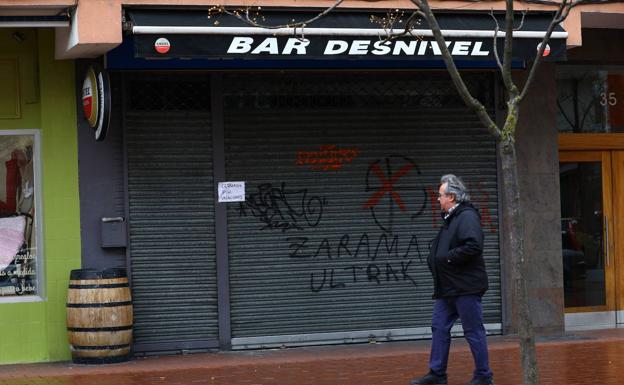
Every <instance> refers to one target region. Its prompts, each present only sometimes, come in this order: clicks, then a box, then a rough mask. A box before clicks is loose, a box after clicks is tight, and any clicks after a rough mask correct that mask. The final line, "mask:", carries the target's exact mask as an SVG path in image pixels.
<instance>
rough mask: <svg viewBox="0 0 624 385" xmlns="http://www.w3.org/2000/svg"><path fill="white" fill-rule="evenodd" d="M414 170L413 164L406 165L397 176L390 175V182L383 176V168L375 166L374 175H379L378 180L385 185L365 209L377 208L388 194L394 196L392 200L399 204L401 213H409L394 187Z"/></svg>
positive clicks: (373, 167) (368, 202) (371, 198)
mask: <svg viewBox="0 0 624 385" xmlns="http://www.w3.org/2000/svg"><path fill="white" fill-rule="evenodd" d="M412 168H414V165H413V164H408V165H405V166H403V167H401V168H400V169H399V171H397V172H396V174H394V175H390V176H391V178H390V180H388V179H386V176H385V175H384V174H383V171H381V168H380V167H379V164H374V165H373V166H372V167H371V170H372V171H373V173H374V174H375V175H377V178H379V180H380V181H381V183H383V185H382V186H381V188H380V189H379V190H377V192H375V194H373V196H372V197H370V199H369V200H368V201H367V202H366V203H365V204H364V208H365V209H369V208H371V207H375V206H377V204H378V203H379V201H380V200H381V198H383V196H384V195H386V193H388V194H390V196H392V199H394V201H395V202H396V203H397V205H399V208H400V209H401V211H403V212H405V211H407V208H406V207H405V204H403V201H401V196H400V195H399V194H398V193H397V192H396V191H394V190H393V189H392V186H394V184H395V183H396V181H397V180H399V178H401V177H402V176H403V175H405V174H407V172H408V171H409V170H411V169H412Z"/></svg>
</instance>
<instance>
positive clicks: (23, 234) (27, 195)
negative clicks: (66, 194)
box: [0, 134, 37, 297]
mask: <svg viewBox="0 0 624 385" xmlns="http://www.w3.org/2000/svg"><path fill="white" fill-rule="evenodd" d="M34 145H35V141H34V136H33V135H4V134H3V135H0V162H1V163H0V297H6V296H16V295H35V294H37V244H36V239H37V237H36V231H37V229H36V228H35V221H34V218H35V196H36V194H35V188H36V187H37V186H36V185H35V178H34V176H35V173H34V166H33V162H34V154H35V152H34V150H35V148H34Z"/></svg>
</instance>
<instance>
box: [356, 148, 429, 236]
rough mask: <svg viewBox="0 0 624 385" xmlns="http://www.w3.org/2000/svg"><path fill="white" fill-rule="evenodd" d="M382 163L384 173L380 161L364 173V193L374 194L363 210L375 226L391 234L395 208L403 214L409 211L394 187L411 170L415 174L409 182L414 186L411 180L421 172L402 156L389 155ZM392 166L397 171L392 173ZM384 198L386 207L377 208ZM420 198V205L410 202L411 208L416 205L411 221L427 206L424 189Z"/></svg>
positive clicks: (413, 163)
mask: <svg viewBox="0 0 624 385" xmlns="http://www.w3.org/2000/svg"><path fill="white" fill-rule="evenodd" d="M384 163H385V166H386V167H385V168H386V172H385V173H384V171H383V170H382V167H381V166H380V164H382V160H381V159H379V160H377V161H375V162H373V163H372V164H371V165H370V167H369V168H368V171H367V173H366V192H370V191H373V190H374V191H375V192H374V193H373V195H372V196H371V197H370V198H369V199H368V200H367V201H366V202H365V203H364V205H363V208H364V209H369V210H370V212H371V215H372V216H373V219H374V220H375V224H377V226H379V228H380V229H382V230H383V231H384V232H386V233H389V234H392V227H393V222H394V211H395V206H397V207H398V208H399V210H400V211H401V212H403V213H406V212H408V211H409V209H408V207H407V205H406V204H405V202H404V200H403V199H402V198H401V195H400V194H399V192H398V191H396V186H395V185H396V184H397V183H398V181H399V179H401V178H403V177H406V175H407V174H408V173H410V171H411V170H415V172H412V173H411V174H412V179H411V180H410V181H411V182H412V184H415V183H413V182H414V179H413V178H414V177H417V176H419V175H420V174H421V172H420V169H419V167H418V165H417V164H416V163H415V162H414V161H413V160H411V159H410V158H407V157H404V156H399V155H391V156H389V157H387V158H385V159H384ZM393 166H395V167H399V169H398V171H396V172H393V171H392V168H393ZM371 175H374V176H375V177H376V179H372V178H371ZM371 179H372V180H371ZM375 185H377V186H375ZM375 187H376V190H375ZM406 190H407V189H406ZM386 196H387V197H388V205H387V206H385V205H384V207H383V208H378V207H377V206H378V205H379V204H380V202H381V201H382V199H383V198H385V197H386ZM422 196H423V198H422V202H420V204H418V203H416V202H412V203H413V204H412V206H414V205H416V207H417V209H416V213H415V214H413V215H412V219H413V218H415V217H418V216H420V215H421V214H422V213H423V212H424V210H425V207H426V205H427V192H426V191H425V189H424V188H423V189H422ZM386 207H387V208H386ZM412 208H413V207H412Z"/></svg>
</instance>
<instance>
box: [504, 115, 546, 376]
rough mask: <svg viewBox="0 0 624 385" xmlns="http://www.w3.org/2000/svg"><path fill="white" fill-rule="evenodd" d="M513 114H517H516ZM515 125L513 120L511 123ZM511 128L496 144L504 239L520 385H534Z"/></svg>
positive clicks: (535, 372) (532, 343)
mask: <svg viewBox="0 0 624 385" xmlns="http://www.w3.org/2000/svg"><path fill="white" fill-rule="evenodd" d="M510 107H511V106H510ZM511 109H513V107H511V108H510V110H511ZM516 113H517V110H516ZM515 121H516V122H517V120H515ZM507 125H512V126H513V127H505V128H506V129H507V128H509V130H504V132H507V133H508V134H507V135H504V136H503V139H502V140H501V142H500V158H501V164H502V174H503V186H504V187H503V194H504V198H505V203H506V204H505V206H506V208H505V213H506V217H507V219H508V220H509V221H510V226H509V232H510V234H508V239H509V240H510V249H511V261H512V262H513V263H512V270H513V273H512V278H513V281H514V289H515V302H516V306H515V308H516V311H517V312H518V313H517V317H518V318H517V323H518V335H519V337H520V355H521V363H522V367H523V370H522V373H523V384H524V385H538V384H539V375H538V368H537V357H536V353H535V336H534V333H533V324H532V321H531V314H530V311H529V297H528V291H527V284H526V280H525V279H524V277H527V271H526V260H525V258H524V218H523V216H522V214H523V213H522V211H521V207H520V192H519V183H518V166H517V165H518V164H517V159H516V148H515V145H514V133H515V125H516V123H515V122H514V123H509V120H508V122H507V124H506V126H507Z"/></svg>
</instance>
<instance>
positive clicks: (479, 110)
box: [411, 0, 501, 140]
mask: <svg viewBox="0 0 624 385" xmlns="http://www.w3.org/2000/svg"><path fill="white" fill-rule="evenodd" d="M411 1H412V3H413V4H414V5H416V6H417V7H418V8H419V9H420V10H421V11H422V12H423V14H424V16H425V18H426V19H427V23H428V24H429V28H430V29H431V31H432V32H433V35H434V36H435V40H436V42H437V44H438V47H439V48H440V51H441V53H442V59H443V60H444V64H446V68H447V69H448V71H449V74H450V75H451V79H452V81H453V84H455V87H456V88H457V91H458V92H459V95H460V96H461V98H462V99H463V100H464V103H466V106H468V108H470V109H472V110H473V111H474V112H475V113H476V114H477V116H478V117H479V120H481V122H482V123H483V125H484V126H485V127H486V128H487V130H488V131H489V132H490V133H491V134H492V136H494V138H496V140H500V139H501V130H500V128H499V127H498V125H496V123H495V122H494V121H493V120H492V118H491V117H490V115H489V114H488V112H487V109H486V108H485V106H484V105H483V104H482V103H481V102H480V101H479V100H477V99H476V98H475V97H473V96H472V95H471V94H470V91H469V90H468V87H466V84H465V83H464V81H463V79H462V77H461V75H460V74H459V71H458V70H457V66H456V65H455V62H454V61H453V57H452V56H451V53H450V52H449V49H448V46H447V45H446V41H445V40H444V36H442V32H441V30H440V25H439V24H438V21H437V20H436V18H435V16H434V15H433V11H432V10H431V7H430V6H429V2H428V0H411Z"/></svg>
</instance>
